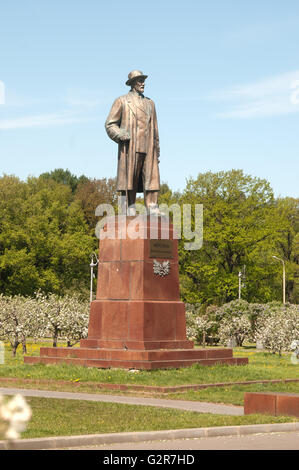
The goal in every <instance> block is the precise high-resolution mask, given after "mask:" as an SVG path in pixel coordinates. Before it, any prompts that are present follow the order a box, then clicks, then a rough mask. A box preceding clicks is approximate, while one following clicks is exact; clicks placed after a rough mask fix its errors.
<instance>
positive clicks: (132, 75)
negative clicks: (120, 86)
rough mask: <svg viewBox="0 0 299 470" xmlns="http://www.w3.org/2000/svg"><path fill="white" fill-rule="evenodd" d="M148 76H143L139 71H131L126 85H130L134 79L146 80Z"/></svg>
mask: <svg viewBox="0 0 299 470" xmlns="http://www.w3.org/2000/svg"><path fill="white" fill-rule="evenodd" d="M147 77H148V75H143V73H142V72H141V71H140V70H132V72H130V73H129V75H128V80H127V81H126V85H129V86H130V85H132V82H133V80H135V79H136V78H147Z"/></svg>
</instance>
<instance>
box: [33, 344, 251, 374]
mask: <svg viewBox="0 0 299 470" xmlns="http://www.w3.org/2000/svg"><path fill="white" fill-rule="evenodd" d="M24 361H25V363H27V364H36V363H45V364H59V363H67V364H75V365H80V366H85V367H98V368H124V369H148V370H151V369H167V368H174V369H175V368H179V367H188V366H191V365H192V364H194V363H197V364H201V365H204V366H211V365H214V364H217V363H218V364H219V363H220V364H231V365H242V364H247V362H248V359H247V358H234V357H233V355H232V350H231V349H226V348H224V349H218V348H217V349H216V348H215V349H170V350H162V349H158V350H157V349H154V350H140V349H139V350H136V349H135V350H131V349H105V348H103V349H99V348H85V347H80V348H41V349H40V356H39V357H37V356H35V357H33V356H30V357H29V356H27V357H25V358H24Z"/></svg>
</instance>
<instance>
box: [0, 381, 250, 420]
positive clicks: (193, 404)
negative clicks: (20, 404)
mask: <svg viewBox="0 0 299 470" xmlns="http://www.w3.org/2000/svg"><path fill="white" fill-rule="evenodd" d="M17 393H19V394H20V395H23V396H24V397H44V398H61V399H67V400H89V401H98V402H106V403H123V404H126V405H145V406H157V407H160V408H176V409H179V410H186V411H197V412H198V413H213V414H222V415H234V416H242V415H243V414H244V409H243V407H242V406H233V405H222V404H217V403H205V402H198V401H183V400H165V399H158V398H142V397H131V396H130V397H126V396H118V395H103V394H102V395H101V394H99V393H73V392H55V391H53V392H52V391H48V390H31V389H20V388H5V387H2V388H1V387H0V394H2V395H15V394H17Z"/></svg>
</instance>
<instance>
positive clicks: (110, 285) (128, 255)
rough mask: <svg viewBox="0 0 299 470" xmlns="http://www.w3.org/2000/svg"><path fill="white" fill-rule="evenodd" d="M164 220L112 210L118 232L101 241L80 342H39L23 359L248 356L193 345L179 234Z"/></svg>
mask: <svg viewBox="0 0 299 470" xmlns="http://www.w3.org/2000/svg"><path fill="white" fill-rule="evenodd" d="M163 220H164V219H163V217H157V216H155V217H152V218H151V217H150V216H144V217H140V216H139V223H137V222H136V221H137V219H136V218H133V217H125V218H123V222H122V223H121V226H120V222H119V219H118V218H117V217H116V218H115V219H113V221H111V220H110V229H111V224H113V227H112V228H113V230H112V231H113V232H114V233H115V236H116V238H114V239H109V238H104V239H102V240H101V241H100V250H99V264H98V284H97V294H96V300H94V301H93V302H92V303H91V306H90V319H89V328H88V337H87V339H83V340H81V342H80V348H41V350H40V357H26V358H25V362H27V363H29V362H30V363H33V362H44V363H57V362H69V363H74V364H80V365H84V366H87V367H92V366H93V367H99V368H110V367H116V368H117V367H119V368H126V369H131V368H134V369H157V368H178V367H183V366H189V365H191V364H193V363H200V364H203V365H213V364H215V363H228V364H235V365H237V364H244V363H247V362H248V360H247V358H233V356H232V349H229V348H223V349H220V348H214V349H210V348H208V349H194V344H193V342H192V341H189V340H187V338H186V322H185V305H184V303H183V302H181V301H180V295H179V271H178V240H177V239H175V236H174V229H173V227H172V225H171V224H170V225H169V224H168V222H167V223H166V224H165V225H163ZM150 222H151V223H150ZM104 230H105V229H104ZM119 234H121V236H120V237H119ZM140 235H141V236H140ZM153 236H154V237H155V238H153ZM134 237H135V238H134Z"/></svg>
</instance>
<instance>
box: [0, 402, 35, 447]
mask: <svg viewBox="0 0 299 470" xmlns="http://www.w3.org/2000/svg"><path fill="white" fill-rule="evenodd" d="M31 416H32V412H31V408H30V406H29V405H28V404H27V402H26V400H25V399H24V398H23V397H22V395H15V396H14V397H13V398H12V399H11V400H9V401H5V400H4V398H3V397H2V396H1V395H0V424H2V428H3V437H4V439H7V440H10V441H11V440H15V439H19V438H20V434H21V433H22V432H23V431H25V429H26V426H27V423H28V421H29V420H30V419H31ZM1 421H2V423H1Z"/></svg>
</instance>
